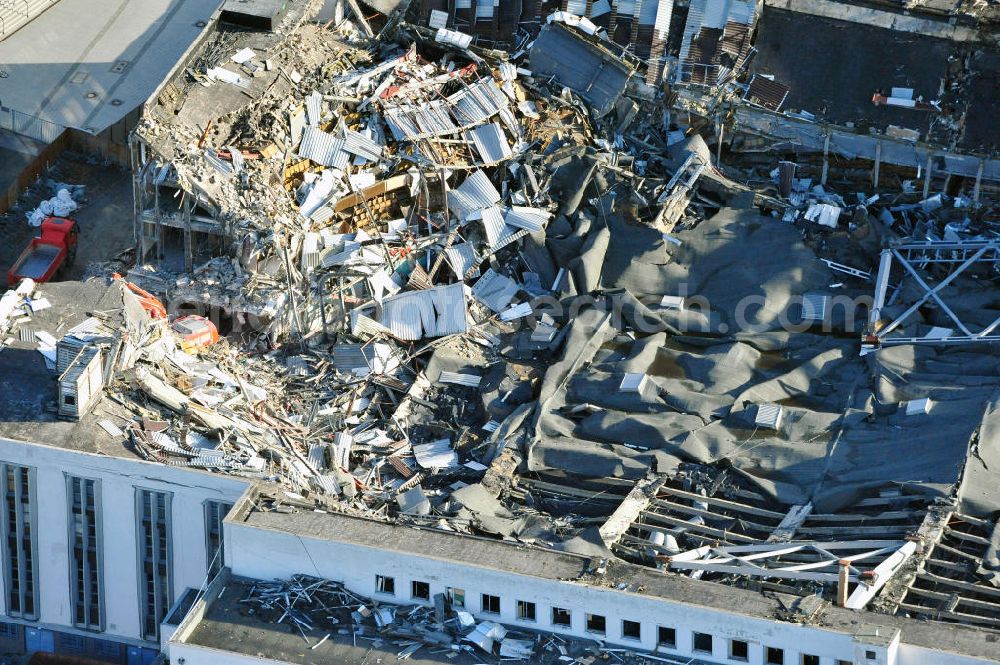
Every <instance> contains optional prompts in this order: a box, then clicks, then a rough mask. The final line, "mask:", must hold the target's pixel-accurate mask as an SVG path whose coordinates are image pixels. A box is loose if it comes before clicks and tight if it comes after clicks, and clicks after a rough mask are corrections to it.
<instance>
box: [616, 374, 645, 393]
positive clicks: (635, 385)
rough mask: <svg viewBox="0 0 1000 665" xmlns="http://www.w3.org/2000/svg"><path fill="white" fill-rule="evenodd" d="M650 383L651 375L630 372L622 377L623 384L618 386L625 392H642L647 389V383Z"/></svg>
mask: <svg viewBox="0 0 1000 665" xmlns="http://www.w3.org/2000/svg"><path fill="white" fill-rule="evenodd" d="M647 383H649V377H648V376H646V375H645V374H642V373H640V372H629V373H628V374H626V375H625V378H623V379H622V382H621V385H619V386H618V390H620V391H622V392H624V393H641V392H642V391H643V390H645V389H646V384H647Z"/></svg>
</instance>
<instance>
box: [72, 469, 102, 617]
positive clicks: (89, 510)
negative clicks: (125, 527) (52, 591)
mask: <svg viewBox="0 0 1000 665" xmlns="http://www.w3.org/2000/svg"><path fill="white" fill-rule="evenodd" d="M66 489H67V493H68V495H69V496H68V502H69V576H70V584H71V585H70V591H71V593H72V601H73V625H74V626H76V627H77V628H83V629H84V630H104V607H103V602H102V601H103V595H104V565H103V557H104V552H103V549H102V547H101V516H100V508H99V506H100V503H101V501H100V484H99V483H98V481H96V480H92V479H90V478H76V477H73V476H68V477H67V478H66Z"/></svg>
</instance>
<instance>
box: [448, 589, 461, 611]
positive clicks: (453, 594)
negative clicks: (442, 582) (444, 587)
mask: <svg viewBox="0 0 1000 665" xmlns="http://www.w3.org/2000/svg"><path fill="white" fill-rule="evenodd" d="M448 598H450V599H451V606H452V607H458V608H462V609H464V608H465V589H455V588H449V589H448Z"/></svg>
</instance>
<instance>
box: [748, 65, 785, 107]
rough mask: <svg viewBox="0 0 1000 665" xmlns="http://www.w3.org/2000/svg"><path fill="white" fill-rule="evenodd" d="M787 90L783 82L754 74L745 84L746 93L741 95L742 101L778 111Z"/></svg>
mask: <svg viewBox="0 0 1000 665" xmlns="http://www.w3.org/2000/svg"><path fill="white" fill-rule="evenodd" d="M788 91H789V88H788V86H787V85H785V84H784V83H779V82H777V81H773V80H771V79H769V78H766V77H763V76H761V75H760V74H754V76H753V79H751V80H750V85H749V86H747V91H746V94H744V95H743V101H746V102H749V103H751V104H756V105H757V106H763V107H764V108H766V109H770V110H772V111H777V112H780V111H781V107H782V106H783V105H784V103H785V99H786V98H787V97H788Z"/></svg>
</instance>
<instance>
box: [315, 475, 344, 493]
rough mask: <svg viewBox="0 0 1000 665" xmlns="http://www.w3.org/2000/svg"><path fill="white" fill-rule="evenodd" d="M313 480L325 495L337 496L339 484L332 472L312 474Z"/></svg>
mask: <svg viewBox="0 0 1000 665" xmlns="http://www.w3.org/2000/svg"><path fill="white" fill-rule="evenodd" d="M313 482H314V483H315V484H316V487H318V488H319V490H320V491H321V492H323V494H326V495H327V496H337V495H338V494H340V485H338V484H337V477H336V476H334V475H332V474H327V475H319V476H314V477H313Z"/></svg>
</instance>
